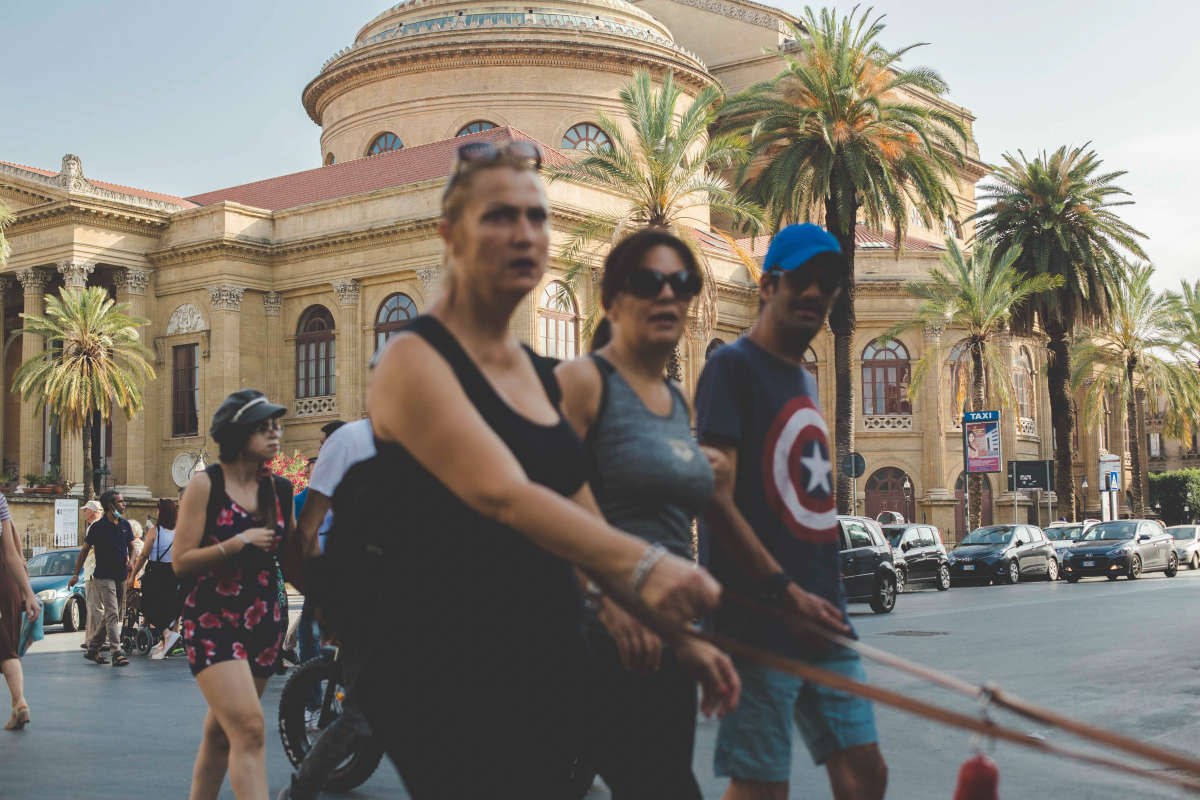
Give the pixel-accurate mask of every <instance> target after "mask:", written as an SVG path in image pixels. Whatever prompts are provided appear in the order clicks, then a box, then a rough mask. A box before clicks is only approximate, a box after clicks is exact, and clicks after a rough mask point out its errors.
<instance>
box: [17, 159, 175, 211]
mask: <svg viewBox="0 0 1200 800" xmlns="http://www.w3.org/2000/svg"><path fill="white" fill-rule="evenodd" d="M3 177H9V178H16V179H18V180H20V181H23V182H25V183H29V184H33V185H34V186H41V187H45V188H48V189H55V190H58V191H60V192H67V193H68V194H71V195H83V196H85V197H94V198H97V199H99V200H104V201H107V202H112V203H121V204H123V205H127V206H132V207H134V208H140V209H146V210H149V211H163V212H167V213H171V212H173V211H181V210H183V209H184V208H187V206H184V205H181V204H178V203H170V202H167V201H165V200H158V199H156V198H150V197H141V196H139V195H135V194H128V193H125V192H118V191H114V190H112V189H105V188H102V187H100V186H97V185H95V184H94V183H92V182H91V181H89V180H88V179H87V178H85V177H84V176H83V165H82V163H81V162H80V160H79V156H76V155H73V154H71V153H68V154H67V155H65V156H63V160H62V169H61V171H60V172H59V173H58V174H57V175H43V174H42V173H40V172H34V171H33V170H28V169H23V168H21V167H18V166H14V165H12V164H4V163H0V178H3ZM6 185H7V184H6Z"/></svg>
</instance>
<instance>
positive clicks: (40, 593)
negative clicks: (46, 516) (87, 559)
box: [25, 547, 87, 632]
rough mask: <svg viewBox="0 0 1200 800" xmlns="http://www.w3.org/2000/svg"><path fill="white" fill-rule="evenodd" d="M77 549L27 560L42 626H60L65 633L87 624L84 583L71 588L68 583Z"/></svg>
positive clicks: (50, 553)
mask: <svg viewBox="0 0 1200 800" xmlns="http://www.w3.org/2000/svg"><path fill="white" fill-rule="evenodd" d="M77 558H79V548H77V547H74V548H71V549H70V550H52V551H50V552H49V553H42V554H40V555H36V556H34V557H33V558H31V559H29V561H28V562H27V563H26V565H25V566H26V567H27V568H28V569H29V583H30V584H31V585H32V586H33V593H34V594H36V595H37V599H38V600H40V601H41V602H42V624H43V625H57V624H59V623H60V622H61V623H62V626H63V630H64V631H68V632H70V631H77V630H80V629H82V628H83V625H84V623H85V622H86V621H87V603H86V602H85V600H84V596H83V583H84V582H83V581H79V582H78V583H76V584H75V585H74V586H73V587H71V588H70V589H68V588H67V581H69V580H71V575H73V574H74V573H75V559H77Z"/></svg>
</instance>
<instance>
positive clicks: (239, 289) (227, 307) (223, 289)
mask: <svg viewBox="0 0 1200 800" xmlns="http://www.w3.org/2000/svg"><path fill="white" fill-rule="evenodd" d="M245 293H246V288H245V287H244V286H231V285H229V284H227V283H225V284H221V285H220V286H210V287H208V300H209V302H210V303H211V304H212V307H213V310H214V311H241V310H242V295H244V294H245Z"/></svg>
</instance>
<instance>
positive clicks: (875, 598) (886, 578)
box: [871, 572, 896, 614]
mask: <svg viewBox="0 0 1200 800" xmlns="http://www.w3.org/2000/svg"><path fill="white" fill-rule="evenodd" d="M895 607H896V579H895V578H894V577H892V575H891V574H890V573H887V572H885V573H884V574H882V575H880V576H879V577H878V578H877V579H876V581H875V594H873V595H871V610H872V611H874V612H875V613H876V614H890V613H891V611H892V609H893V608H895Z"/></svg>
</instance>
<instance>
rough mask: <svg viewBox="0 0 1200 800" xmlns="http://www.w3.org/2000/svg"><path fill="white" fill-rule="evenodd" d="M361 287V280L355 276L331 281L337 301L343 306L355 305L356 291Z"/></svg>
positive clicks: (356, 301) (356, 299)
mask: <svg viewBox="0 0 1200 800" xmlns="http://www.w3.org/2000/svg"><path fill="white" fill-rule="evenodd" d="M361 288H362V281H360V280H358V279H357V278H346V279H344V280H337V281H333V291H334V293H335V294H336V295H337V298H338V302H339V303H341V304H342V305H343V306H357V305H358V293H359V290H360V289H361Z"/></svg>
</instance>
